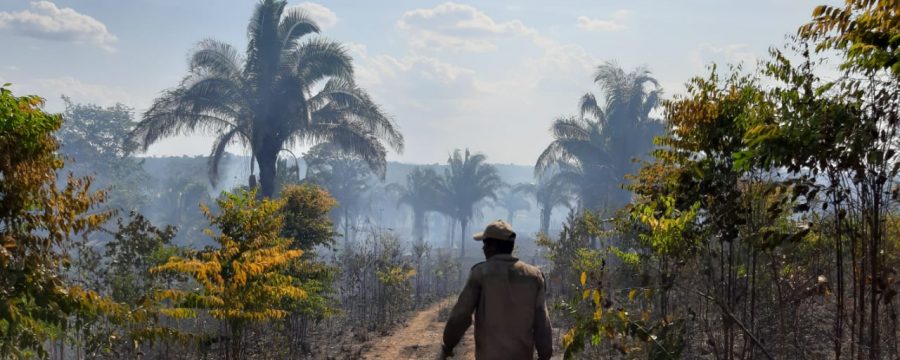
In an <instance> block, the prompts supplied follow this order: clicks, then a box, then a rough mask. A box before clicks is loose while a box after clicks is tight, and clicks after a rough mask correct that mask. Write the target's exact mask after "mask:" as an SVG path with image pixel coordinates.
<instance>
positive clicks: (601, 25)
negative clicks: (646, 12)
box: [577, 10, 631, 31]
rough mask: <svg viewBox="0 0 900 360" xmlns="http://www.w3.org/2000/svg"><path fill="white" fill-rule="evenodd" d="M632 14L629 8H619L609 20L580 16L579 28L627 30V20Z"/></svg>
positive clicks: (588, 29)
mask: <svg viewBox="0 0 900 360" xmlns="http://www.w3.org/2000/svg"><path fill="white" fill-rule="evenodd" d="M629 16H631V12H630V11H628V10H617V11H616V12H614V13H613V14H612V17H611V18H610V19H608V20H601V19H592V18H589V17H587V16H579V17H578V23H577V24H578V28H579V29H582V30H587V31H621V30H625V29H626V28H627V27H626V26H625V20H626V19H628V17H629Z"/></svg>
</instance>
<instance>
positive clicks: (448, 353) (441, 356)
mask: <svg viewBox="0 0 900 360" xmlns="http://www.w3.org/2000/svg"><path fill="white" fill-rule="evenodd" d="M451 357H453V349H448V348H447V347H446V346H444V345H441V349H440V350H439V351H438V360H446V359H449V358H451Z"/></svg>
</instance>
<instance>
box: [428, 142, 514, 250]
mask: <svg viewBox="0 0 900 360" xmlns="http://www.w3.org/2000/svg"><path fill="white" fill-rule="evenodd" d="M485 159H486V158H485V157H484V155H481V154H470V153H469V149H466V151H465V153H463V152H462V151H460V150H459V149H457V150H454V151H453V154H451V155H450V158H448V159H447V164H448V165H449V167H448V168H447V169H446V170H445V171H444V176H443V178H442V179H441V190H442V195H443V196H442V197H443V199H442V201H441V203H442V204H443V208H442V209H441V211H443V212H445V213H446V214H447V215H448V216H449V217H451V218H452V219H454V220H455V221H457V222H459V228H460V239H461V240H460V248H459V257H460V258H462V257H463V256H465V252H466V230H467V229H468V225H469V222H470V221H471V220H472V217H473V216H474V215H475V205H476V204H477V203H479V202H480V201H482V200H486V199H491V200H497V190H499V189H500V188H501V187H502V186H503V181H501V180H500V175H498V174H497V169H496V168H494V167H493V166H492V165H489V164H486V163H485Z"/></svg>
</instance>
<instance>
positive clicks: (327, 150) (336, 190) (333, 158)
mask: <svg viewBox="0 0 900 360" xmlns="http://www.w3.org/2000/svg"><path fill="white" fill-rule="evenodd" d="M339 150H340V149H338V148H337V146H335V145H334V144H332V143H321V144H318V145H316V146H313V147H312V148H311V149H310V150H309V151H308V152H307V153H306V154H305V155H303V160H304V161H305V162H306V164H307V167H306V180H305V181H308V182H310V183H313V184H316V185H319V186H321V187H323V188H325V189H326V190H328V193H329V194H331V196H333V197H334V199H335V200H337V203H338V205H337V207H336V208H335V209H334V213H333V215H334V217H335V220H336V221H335V223H336V224H341V225H340V226H342V227H343V236H344V242H345V244H349V243H350V242H351V241H353V240H355V234H356V232H355V231H353V230H354V229H353V228H354V227H355V225H354V224H355V222H356V220H358V218H359V215H360V213H361V210H363V206H364V204H365V203H366V201H365V200H366V199H365V197H366V196H367V195H368V194H369V192H370V190H371V188H372V185H373V183H374V179H373V177H372V174H371V172H369V169H368V168H367V167H366V164H365V163H364V162H363V161H362V160H360V159H359V158H358V157H357V156H354V155H349V154H345V153H342V152H340V151H339Z"/></svg>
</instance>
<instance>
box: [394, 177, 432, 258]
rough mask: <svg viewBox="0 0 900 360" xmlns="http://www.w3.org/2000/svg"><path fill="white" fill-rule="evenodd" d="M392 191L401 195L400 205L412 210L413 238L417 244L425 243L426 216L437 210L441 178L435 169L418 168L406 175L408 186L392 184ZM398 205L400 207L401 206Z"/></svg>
mask: <svg viewBox="0 0 900 360" xmlns="http://www.w3.org/2000/svg"><path fill="white" fill-rule="evenodd" d="M392 185H396V186H392V187H390V189H391V190H394V191H397V192H398V193H399V204H406V205H407V206H409V208H410V210H412V214H413V226H412V236H413V240H414V242H415V243H417V244H419V243H422V242H424V238H425V230H426V229H427V227H428V224H427V222H426V215H427V213H428V212H429V211H435V210H437V206H438V202H439V201H440V200H439V196H440V191H441V190H440V186H441V178H440V176H438V174H437V172H435V171H434V169H428V168H422V167H416V168H414V169H413V170H412V171H411V172H410V173H409V174H407V175H406V185H400V184H392ZM399 204H398V205H399Z"/></svg>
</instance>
